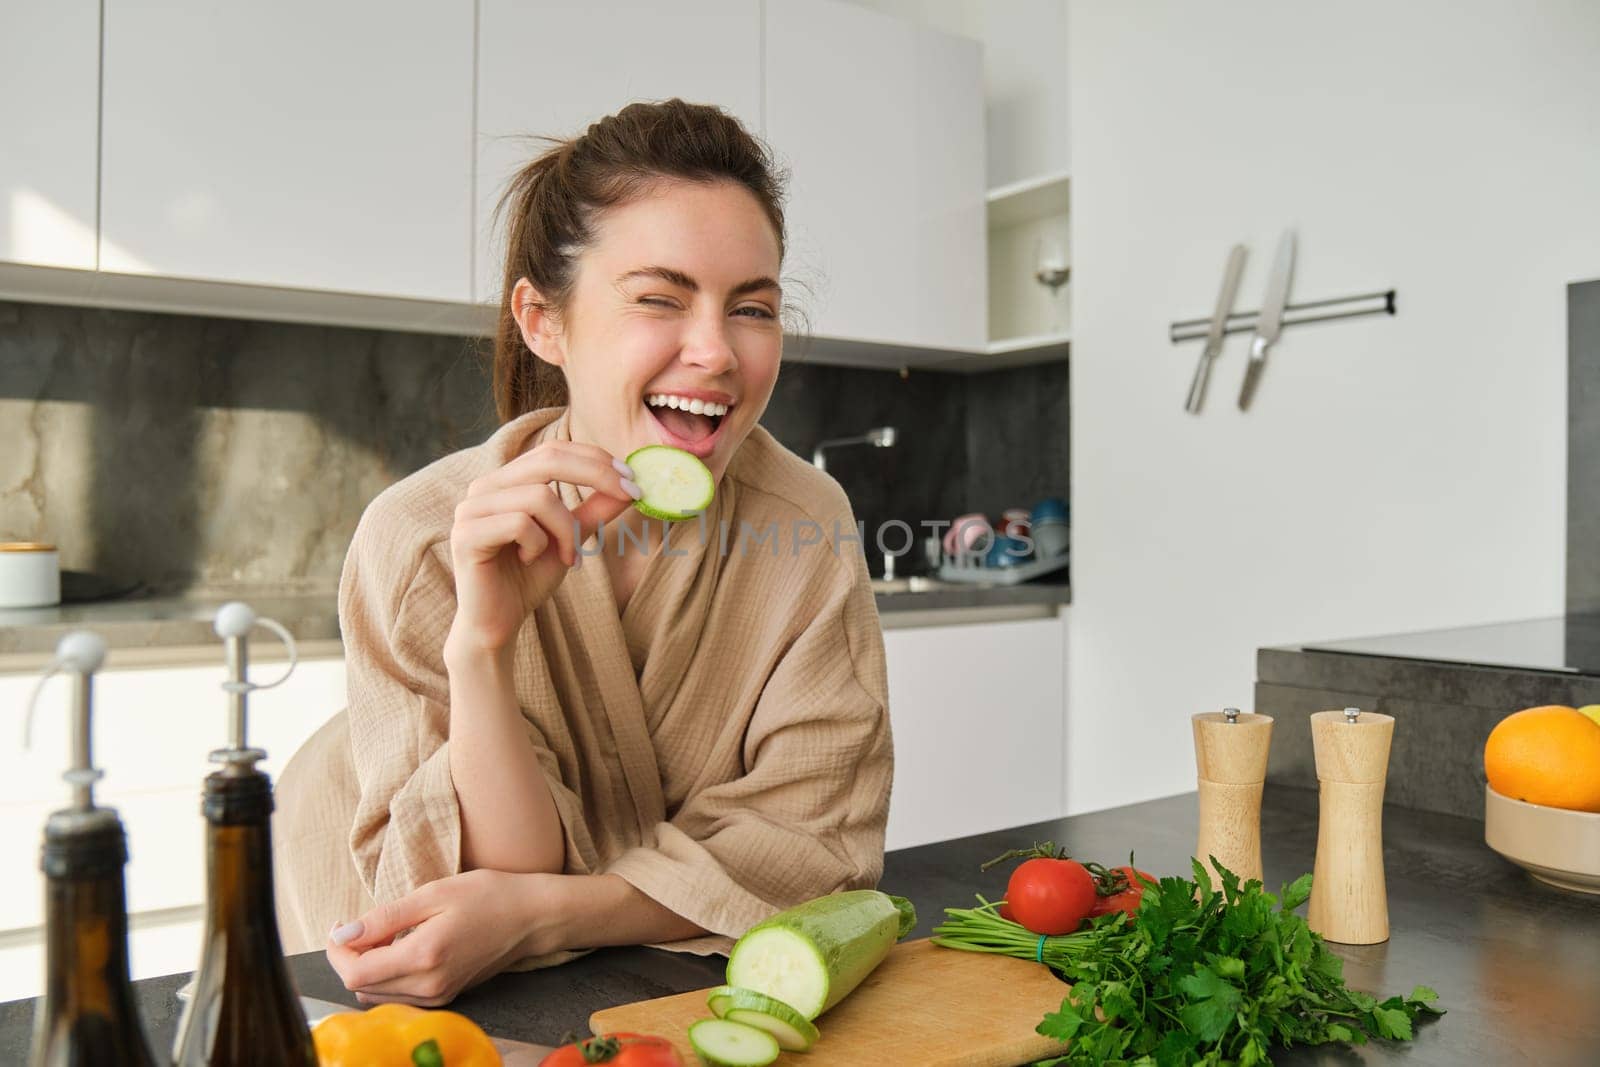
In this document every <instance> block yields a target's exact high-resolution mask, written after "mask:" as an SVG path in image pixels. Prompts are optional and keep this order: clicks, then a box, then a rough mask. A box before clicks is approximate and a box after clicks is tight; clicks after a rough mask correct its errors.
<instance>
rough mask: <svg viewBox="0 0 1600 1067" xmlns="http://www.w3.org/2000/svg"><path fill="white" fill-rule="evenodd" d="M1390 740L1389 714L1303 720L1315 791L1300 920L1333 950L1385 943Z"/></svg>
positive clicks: (1335, 714) (1325, 714) (1354, 712)
mask: <svg viewBox="0 0 1600 1067" xmlns="http://www.w3.org/2000/svg"><path fill="white" fill-rule="evenodd" d="M1393 738H1394V718H1393V716H1389V715H1382V714H1379V713H1378V712H1375V711H1362V710H1361V709H1360V708H1345V709H1344V710H1343V711H1319V712H1317V713H1316V714H1314V715H1312V716H1311V745H1312V748H1313V750H1314V751H1315V753H1316V760H1317V780H1318V781H1319V782H1321V783H1322V787H1321V800H1320V814H1319V816H1318V820H1317V861H1316V867H1315V868H1314V869H1313V871H1312V875H1311V905H1310V908H1309V909H1308V911H1307V912H1306V922H1307V923H1309V924H1310V926H1311V929H1313V930H1315V931H1316V932H1317V933H1319V934H1321V935H1322V936H1323V937H1325V938H1327V939H1328V940H1329V941H1335V942H1338V943H1339V944H1341V945H1376V944H1378V943H1379V942H1382V941H1387V940H1389V897H1388V891H1387V888H1386V887H1385V885H1384V880H1383V788H1384V782H1385V780H1386V778H1387V777H1388V773H1389V744H1390V742H1391V741H1392V740H1393Z"/></svg>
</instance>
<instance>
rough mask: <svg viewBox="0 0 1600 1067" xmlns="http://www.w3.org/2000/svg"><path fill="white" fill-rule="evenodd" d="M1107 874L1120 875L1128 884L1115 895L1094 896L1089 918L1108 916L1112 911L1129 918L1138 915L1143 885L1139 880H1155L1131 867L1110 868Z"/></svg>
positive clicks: (1142, 896)
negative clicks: (1121, 913) (1122, 913)
mask: <svg viewBox="0 0 1600 1067" xmlns="http://www.w3.org/2000/svg"><path fill="white" fill-rule="evenodd" d="M1108 873H1110V874H1113V875H1117V874H1120V875H1122V877H1123V878H1125V879H1127V882H1128V884H1127V886H1126V888H1123V889H1120V890H1118V891H1117V892H1115V893H1110V894H1108V895H1106V896H1096V897H1095V900H1094V907H1093V908H1091V909H1090V911H1089V917H1090V918H1092V919H1095V918H1099V917H1100V916H1102V915H1110V914H1111V913H1112V912H1114V911H1120V912H1124V913H1126V914H1127V915H1130V916H1133V915H1137V914H1139V901H1140V900H1142V899H1143V898H1144V885H1143V884H1142V883H1141V882H1140V881H1139V879H1140V878H1144V879H1146V880H1147V881H1151V882H1153V881H1155V879H1154V878H1151V877H1150V876H1149V875H1148V874H1146V873H1144V872H1143V871H1139V870H1135V869H1134V868H1132V867H1112V868H1111V870H1110V871H1109V872H1108Z"/></svg>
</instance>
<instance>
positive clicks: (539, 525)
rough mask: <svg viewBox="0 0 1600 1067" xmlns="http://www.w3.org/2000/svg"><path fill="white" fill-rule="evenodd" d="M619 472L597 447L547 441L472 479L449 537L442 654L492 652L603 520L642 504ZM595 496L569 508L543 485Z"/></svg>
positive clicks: (627, 476) (625, 473)
mask: <svg viewBox="0 0 1600 1067" xmlns="http://www.w3.org/2000/svg"><path fill="white" fill-rule="evenodd" d="M632 475H633V472H632V471H631V470H629V469H628V467H627V465H626V464H624V463H622V462H621V461H619V460H617V459H615V458H613V457H612V455H611V454H610V453H609V452H607V451H606V450H605V449H603V448H599V447H597V446H595V445H585V444H579V443H577V442H574V441H549V442H546V443H544V444H541V445H538V446H537V447H535V448H534V449H532V450H531V451H528V452H524V453H523V454H522V455H520V456H518V457H517V458H516V459H513V460H512V461H511V462H509V463H507V464H506V465H505V466H503V467H501V468H500V469H499V470H496V471H493V472H491V473H489V474H486V475H484V476H483V477H481V478H479V479H477V480H476V481H474V482H473V483H472V485H471V486H469V487H468V489H467V496H466V499H465V500H463V501H462V502H461V503H460V504H459V505H457V507H456V515H455V524H454V526H452V527H451V530H450V557H451V561H452V562H453V564H454V566H455V579H456V617H455V622H454V623H453V624H452V626H451V628H450V636H449V639H448V641H447V642H446V649H447V651H449V650H452V649H453V650H455V651H457V652H460V653H464V654H472V653H478V654H482V653H489V654H498V653H499V652H501V651H502V650H504V649H505V648H506V647H508V646H509V645H510V643H511V641H512V639H513V638H514V637H516V635H517V631H518V630H519V629H520V628H521V626H522V620H523V619H524V618H526V617H527V615H528V614H529V613H530V612H532V611H533V610H534V609H535V608H537V607H539V605H541V604H543V603H544V602H545V600H546V599H548V598H549V596H550V594H551V593H552V592H554V591H555V588H556V586H558V585H560V584H561V579H562V578H564V577H565V576H566V573H567V569H568V568H569V567H573V566H576V565H577V563H578V561H579V558H580V557H579V549H580V546H582V544H583V543H584V542H585V541H587V540H588V539H589V538H590V537H591V536H593V534H594V532H595V530H596V529H598V528H599V526H600V524H601V523H603V522H608V521H610V520H611V519H614V518H616V517H617V516H618V515H621V514H622V513H623V512H624V511H626V510H627V508H628V506H629V505H630V504H632V503H633V502H634V501H635V500H637V499H638V498H639V497H640V495H641V494H640V491H639V487H638V486H637V485H635V484H634V483H633V482H632V480H631V478H632ZM556 481H559V482H569V483H571V484H573V485H582V486H588V487H589V488H591V489H593V490H595V492H594V493H593V494H591V495H590V496H589V498H588V499H587V500H585V501H584V502H583V503H582V504H581V505H579V506H578V508H577V509H576V510H575V511H574V510H569V509H568V508H567V506H566V505H565V504H564V503H562V501H561V497H560V495H559V494H558V493H557V492H556V491H555V490H554V489H552V488H551V487H550V485H549V483H550V482H556Z"/></svg>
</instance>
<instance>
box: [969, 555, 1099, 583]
mask: <svg viewBox="0 0 1600 1067" xmlns="http://www.w3.org/2000/svg"><path fill="white" fill-rule="evenodd" d="M962 558H963V557H957V559H956V561H954V562H951V561H946V562H945V563H943V564H941V565H940V566H939V580H940V581H943V582H965V583H966V584H968V585H1018V584H1020V583H1022V582H1026V581H1031V580H1032V579H1034V578H1038V577H1041V576H1043V575H1046V574H1053V573H1054V572H1056V571H1059V570H1062V569H1063V568H1065V567H1066V566H1067V564H1068V563H1070V562H1071V561H1072V550H1071V549H1068V550H1067V551H1065V552H1063V553H1061V554H1060V555H1057V556H1047V557H1046V558H1044V559H1034V560H1029V561H1028V562H1027V563H1018V564H1017V565H1016V566H1014V567H985V566H984V565H983V557H982V556H981V555H979V554H977V553H973V554H971V555H969V556H967V557H964V558H965V559H967V560H969V561H970V562H961V559H962Z"/></svg>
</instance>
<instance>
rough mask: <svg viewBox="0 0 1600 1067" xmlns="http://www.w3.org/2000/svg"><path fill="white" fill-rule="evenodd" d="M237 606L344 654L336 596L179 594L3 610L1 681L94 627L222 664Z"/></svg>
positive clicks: (129, 661) (924, 622)
mask: <svg viewBox="0 0 1600 1067" xmlns="http://www.w3.org/2000/svg"><path fill="white" fill-rule="evenodd" d="M874 584H875V586H876V585H877V583H874ZM875 592H876V590H875ZM876 599H877V603H878V615H879V618H880V619H881V620H882V622H883V628H884V629H886V630H893V629H902V628H906V627H911V626H940V625H949V624H952V623H970V622H996V621H1002V620H1010V619H1025V618H1047V617H1049V616H1051V615H1054V614H1055V613H1056V611H1057V609H1058V608H1059V607H1060V605H1063V604H1066V603H1068V602H1069V601H1070V600H1071V599H1072V591H1071V588H1070V587H1069V586H1068V585H1067V584H1066V583H1064V582H1058V583H1052V582H1042V581H1041V582H1027V583H1023V584H1022V585H1015V586H976V585H974V586H966V585H950V584H944V583H934V584H933V585H932V586H931V587H929V588H923V587H922V585H921V583H920V582H919V583H918V585H917V587H916V588H915V590H914V591H913V590H910V589H906V590H905V591H901V588H896V589H895V591H893V592H876ZM229 600H244V601H246V602H248V603H249V604H250V605H251V606H252V607H254V608H255V609H256V611H257V612H258V613H259V614H262V615H265V616H268V617H269V618H273V619H276V620H277V621H279V622H281V623H282V624H283V625H284V626H286V627H288V629H289V632H290V633H292V634H293V635H294V637H295V640H296V641H297V642H298V643H299V644H300V646H301V655H303V656H305V657H307V658H316V657H334V658H337V657H338V656H340V655H342V651H341V646H340V641H339V610H338V604H337V599H336V597H335V594H334V593H332V592H319V593H298V594H288V595H285V594H283V593H261V594H249V593H239V594H232V595H205V594H179V595H170V596H153V597H140V598H134V599H129V600H112V601H105V602H103V603H95V604H67V605H63V606H60V607H52V608H28V609H16V608H13V609H0V672H5V671H35V670H39V669H41V668H42V667H43V666H44V665H45V664H46V663H47V662H48V661H49V659H50V656H51V654H52V653H53V652H54V651H55V647H56V643H57V642H58V641H60V640H61V638H62V636H63V635H65V634H66V633H67V632H69V631H71V630H76V629H82V628H85V627H87V628H89V629H92V630H94V631H96V632H97V633H99V634H100V635H101V636H102V637H104V638H105V639H106V643H107V644H108V645H109V646H110V648H111V649H112V650H113V652H114V653H115V655H114V656H113V658H112V663H111V665H112V666H114V667H130V666H132V667H138V666H168V667H170V666H185V665H189V664H194V663H213V662H216V658H217V645H218V642H217V637H216V634H214V633H213V632H212V630H211V620H212V618H213V617H214V616H215V614H216V611H217V608H218V607H219V606H221V605H222V604H223V603H225V602H227V601H229ZM250 651H251V657H252V658H253V659H259V660H262V661H264V662H265V661H270V660H274V659H281V658H282V654H281V652H280V651H279V650H278V646H277V642H276V641H275V640H261V641H257V642H255V644H253V645H252V647H251V650H250Z"/></svg>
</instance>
